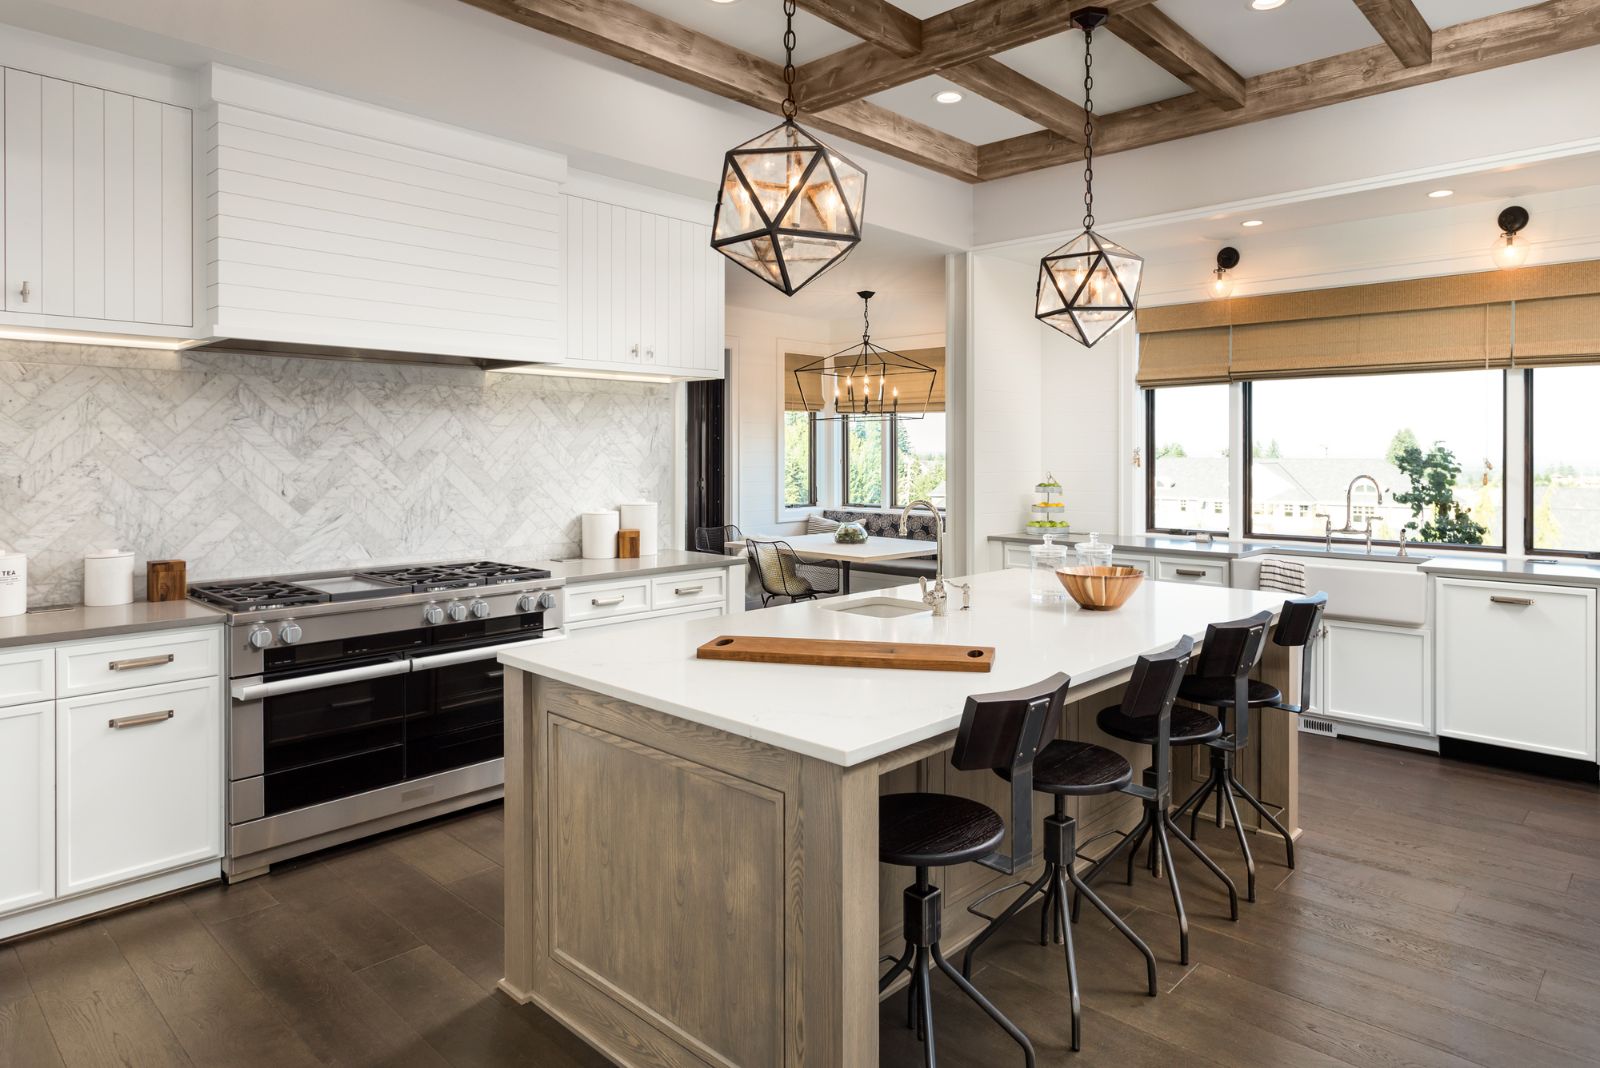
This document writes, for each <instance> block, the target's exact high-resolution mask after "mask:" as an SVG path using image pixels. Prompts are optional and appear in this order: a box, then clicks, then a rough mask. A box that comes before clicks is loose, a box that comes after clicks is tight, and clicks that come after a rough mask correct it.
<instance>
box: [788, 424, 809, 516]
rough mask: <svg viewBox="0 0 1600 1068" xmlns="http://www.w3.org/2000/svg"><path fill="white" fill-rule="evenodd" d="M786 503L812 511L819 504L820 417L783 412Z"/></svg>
mask: <svg viewBox="0 0 1600 1068" xmlns="http://www.w3.org/2000/svg"><path fill="white" fill-rule="evenodd" d="M783 503H784V507H786V508H809V507H811V506H812V505H814V504H816V503H817V417H816V415H815V414H814V413H811V412H792V411H786V412H784V413H783Z"/></svg>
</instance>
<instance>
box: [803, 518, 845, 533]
mask: <svg viewBox="0 0 1600 1068" xmlns="http://www.w3.org/2000/svg"><path fill="white" fill-rule="evenodd" d="M838 529H839V521H838V520H837V519H829V518H828V517H827V516H821V515H808V516H806V533H807V534H832V533H833V532H834V531H836V530H838Z"/></svg>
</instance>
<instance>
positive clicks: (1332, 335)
mask: <svg viewBox="0 0 1600 1068" xmlns="http://www.w3.org/2000/svg"><path fill="white" fill-rule="evenodd" d="M1509 366H1511V306H1510V305H1509V304H1486V305H1478V306H1472V307H1465V308H1426V309H1422V310H1419V311H1403V312H1386V313H1383V314H1378V315H1350V316H1340V317H1337V318H1332V319H1301V320H1298V321H1295V322H1283V323H1251V324H1249V325H1247V326H1236V327H1234V328H1233V363H1232V367H1231V374H1232V377H1233V378H1234V379H1250V378H1290V377H1312V376H1320V375H1337V374H1383V373H1385V372H1393V371H1423V370H1427V371H1456V370H1463V369H1467V368H1482V367H1509Z"/></svg>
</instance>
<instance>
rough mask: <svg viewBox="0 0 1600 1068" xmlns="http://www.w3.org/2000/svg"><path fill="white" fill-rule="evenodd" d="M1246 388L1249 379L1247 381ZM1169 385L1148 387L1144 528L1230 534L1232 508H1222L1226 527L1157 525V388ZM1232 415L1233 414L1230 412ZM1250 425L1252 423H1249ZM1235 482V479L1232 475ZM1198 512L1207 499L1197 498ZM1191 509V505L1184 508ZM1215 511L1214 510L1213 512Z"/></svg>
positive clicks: (1230, 493)
mask: <svg viewBox="0 0 1600 1068" xmlns="http://www.w3.org/2000/svg"><path fill="white" fill-rule="evenodd" d="M1245 385H1246V388H1248V387H1249V383H1246V384H1245ZM1162 388H1165V387H1162V386H1154V387H1150V388H1148V389H1146V390H1145V391H1144V455H1145V465H1144V529H1145V532H1146V533H1149V534H1211V535H1218V534H1220V535H1221V536H1222V537H1224V538H1226V537H1227V536H1228V533H1229V531H1228V510H1227V508H1226V507H1224V508H1223V511H1222V528H1221V529H1220V530H1218V529H1214V528H1211V527H1158V526H1156V391H1157V390H1159V389H1162ZM1230 418H1231V416H1230ZM1246 425H1247V426H1248V423H1247V424H1246ZM1230 482H1231V479H1230ZM1228 499H1229V500H1232V499H1233V487H1232V486H1231V485H1230V486H1229V487H1228ZM1197 504H1198V507H1196V508H1195V509H1194V513H1193V514H1195V515H1201V514H1203V513H1205V512H1206V507H1205V501H1204V500H1203V499H1201V500H1198V501H1197ZM1183 510H1184V511H1185V512H1187V511H1189V509H1188V508H1187V506H1185V508H1184V509H1183ZM1211 514H1212V515H1215V514H1216V513H1215V512H1214V511H1213V512H1212V513H1211Z"/></svg>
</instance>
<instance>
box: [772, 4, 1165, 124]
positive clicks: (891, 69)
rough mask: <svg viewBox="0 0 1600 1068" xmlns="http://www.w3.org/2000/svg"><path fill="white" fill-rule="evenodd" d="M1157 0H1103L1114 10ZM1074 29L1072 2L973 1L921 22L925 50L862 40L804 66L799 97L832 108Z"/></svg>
mask: <svg viewBox="0 0 1600 1068" xmlns="http://www.w3.org/2000/svg"><path fill="white" fill-rule="evenodd" d="M1153 2H1154V0H1102V2H1101V6H1103V7H1106V8H1108V9H1109V10H1110V11H1111V12H1112V13H1113V14H1118V13H1122V12H1124V11H1129V10H1132V9H1133V8H1137V7H1144V6H1146V5H1147V4H1150V3H1153ZM1071 28H1072V5H1071V3H1064V2H1063V0H968V2H967V3H965V4H962V5H961V6H960V7H956V8H951V9H950V10H949V11H943V12H940V13H939V14H937V15H934V16H932V17H931V18H926V19H923V20H922V49H921V50H920V51H919V52H917V53H916V54H915V55H911V56H897V55H895V54H894V53H892V52H887V51H885V50H884V49H882V48H879V47H877V46H876V45H871V44H858V45H852V46H851V47H849V48H845V49H841V50H840V51H838V52H835V53H833V54H832V55H827V56H823V57H822V58H821V59H816V60H813V61H811V62H810V63H807V64H805V65H803V66H802V67H801V68H800V93H799V99H800V101H801V103H802V104H804V105H806V106H808V107H816V108H830V107H834V106H836V105H838V104H843V103H846V102H848V101H851V100H860V99H861V98H862V97H864V96H870V95H871V94H873V93H879V92H882V91H883V90H885V89H892V88H894V87H895V86H897V85H904V84H905V83H906V82H911V81H916V80H917V79H918V78H925V77H927V76H928V75H930V74H940V73H943V72H944V71H946V70H948V69H949V68H951V67H959V66H962V65H964V64H967V63H972V62H975V61H977V60H980V59H987V58H988V57H990V56H992V55H995V54H996V53H999V52H1005V51H1008V50H1010V49H1012V48H1017V47H1020V46H1022V45H1025V44H1029V43H1031V42H1033V41H1038V40H1041V39H1043V38H1045V37H1053V36H1055V35H1056V34H1058V33H1065V32H1066V31H1067V30H1069V29H1071Z"/></svg>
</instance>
